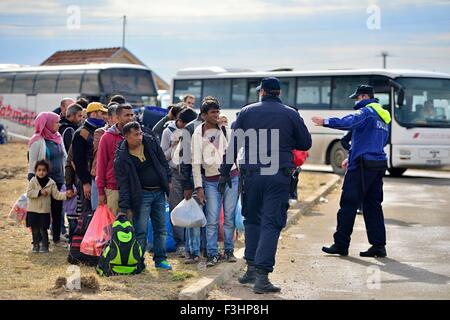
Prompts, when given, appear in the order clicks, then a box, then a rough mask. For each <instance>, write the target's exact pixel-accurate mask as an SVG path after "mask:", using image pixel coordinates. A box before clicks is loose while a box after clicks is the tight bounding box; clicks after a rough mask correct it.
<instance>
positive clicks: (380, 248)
mask: <svg viewBox="0 0 450 320" xmlns="http://www.w3.org/2000/svg"><path fill="white" fill-rule="evenodd" d="M349 98H351V99H356V102H355V107H354V109H355V110H357V111H356V113H354V114H350V115H347V116H345V117H343V118H341V119H340V118H327V119H324V118H322V117H313V118H312V121H313V122H314V124H315V125H317V126H324V127H329V128H334V129H340V130H351V132H352V137H351V140H352V143H351V147H350V151H349V157H348V169H347V173H346V174H345V178H344V185H343V187H342V195H341V200H340V209H339V211H338V214H337V228H336V232H335V234H334V244H333V245H332V246H330V247H323V248H322V251H324V252H326V253H329V254H339V255H342V256H346V255H348V247H349V246H350V236H351V234H352V231H353V225H354V223H355V217H356V211H357V209H358V207H359V206H360V204H362V211H363V216H364V221H365V223H366V229H367V236H368V238H369V243H370V244H371V245H372V246H371V247H370V248H369V250H367V251H364V252H361V253H360V256H362V257H386V248H385V246H386V230H385V225H384V217H383V209H382V207H381V202H382V201H383V176H384V173H385V171H386V169H387V157H386V153H385V152H384V150H383V149H384V146H385V145H386V142H387V139H388V136H389V123H390V122H391V116H390V114H389V112H388V111H386V110H384V109H383V108H382V107H381V105H380V104H379V103H378V100H377V99H375V98H374V91H373V88H372V87H371V86H368V85H360V86H359V87H358V88H357V90H356V92H355V93H353V94H352V95H351V96H350V97H349Z"/></svg>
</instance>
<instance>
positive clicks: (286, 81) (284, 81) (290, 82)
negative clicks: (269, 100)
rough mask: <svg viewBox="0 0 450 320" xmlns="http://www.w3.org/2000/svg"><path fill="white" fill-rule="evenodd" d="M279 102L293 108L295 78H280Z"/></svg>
mask: <svg viewBox="0 0 450 320" xmlns="http://www.w3.org/2000/svg"><path fill="white" fill-rule="evenodd" d="M280 86H281V101H283V103H284V104H287V105H289V106H293V105H294V104H295V78H280Z"/></svg>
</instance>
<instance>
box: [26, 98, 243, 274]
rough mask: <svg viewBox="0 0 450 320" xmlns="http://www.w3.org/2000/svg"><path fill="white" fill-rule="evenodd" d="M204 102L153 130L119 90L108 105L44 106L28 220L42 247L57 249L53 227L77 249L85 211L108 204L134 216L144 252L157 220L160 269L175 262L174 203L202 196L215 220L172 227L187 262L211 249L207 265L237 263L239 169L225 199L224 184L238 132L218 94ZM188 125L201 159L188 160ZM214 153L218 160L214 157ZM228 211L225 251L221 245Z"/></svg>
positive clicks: (189, 104)
mask: <svg viewBox="0 0 450 320" xmlns="http://www.w3.org/2000/svg"><path fill="white" fill-rule="evenodd" d="M194 104H195V97H194V96H192V95H186V96H185V97H184V100H183V102H180V103H177V104H174V105H171V106H170V107H169V108H168V114H167V116H165V117H164V118H162V119H161V120H160V121H159V122H158V123H157V124H156V125H155V126H154V127H153V128H145V127H143V126H142V125H141V124H140V123H139V121H137V119H136V118H135V115H134V114H133V109H132V106H131V105H130V104H129V103H127V102H126V100H125V98H124V97H123V96H121V95H115V96H113V97H112V98H111V99H110V101H109V103H108V105H106V106H105V105H103V104H102V103H100V102H90V103H89V102H88V101H86V100H85V99H78V100H76V101H75V100H74V99H71V98H64V99H62V100H61V102H60V107H59V108H57V109H55V110H54V111H53V112H41V113H40V114H39V115H38V116H37V117H36V119H35V134H34V135H33V136H32V138H31V139H30V140H29V143H28V145H29V148H28V160H29V161H28V162H29V167H28V180H29V186H28V191H27V196H28V209H27V211H28V214H27V226H28V227H30V228H31V229H32V235H33V242H32V243H33V248H32V251H33V252H49V240H48V235H47V229H49V228H50V229H51V234H52V240H53V244H54V246H64V247H68V246H70V242H71V239H72V236H73V233H74V231H75V229H76V226H77V221H78V219H79V217H80V215H81V214H82V211H83V210H92V211H93V212H95V210H96V208H97V207H98V206H99V205H106V206H107V207H108V208H109V210H110V211H111V212H112V213H113V214H114V215H118V214H125V215H127V217H128V218H129V219H130V221H132V223H133V227H134V229H135V233H136V238H137V240H138V242H139V244H140V245H141V247H142V248H144V249H145V248H147V234H148V228H149V219H150V221H151V226H152V232H153V246H152V247H153V253H154V254H153V260H154V262H155V266H156V267H157V268H162V269H171V268H172V267H171V265H170V263H169V262H168V261H167V255H166V248H165V243H166V237H167V229H166V221H165V220H166V202H168V204H169V208H170V211H172V210H173V209H174V208H175V207H176V206H177V205H178V204H179V203H180V202H181V201H182V200H183V199H190V198H191V197H192V196H193V194H194V196H195V199H197V201H198V203H199V204H200V205H203V206H204V212H205V216H206V219H207V225H206V227H204V228H187V229H186V228H181V227H177V226H172V227H173V235H174V240H175V241H176V253H177V255H178V256H179V257H181V258H184V259H185V260H184V262H185V263H186V264H192V263H198V262H199V261H200V260H201V257H202V256H204V257H206V258H207V266H214V265H215V264H217V263H218V262H219V261H222V260H225V261H228V262H235V261H236V258H235V257H234V254H233V250H234V235H235V222H234V218H235V217H234V213H235V209H236V206H237V204H238V198H239V196H238V182H237V181H238V180H237V177H238V171H237V168H235V167H234V168H233V172H232V176H233V183H232V185H231V186H230V187H228V188H227V189H226V190H225V192H224V195H223V196H222V195H221V194H220V192H219V191H218V189H217V186H218V181H219V177H220V172H219V167H220V163H221V159H222V157H223V155H224V153H225V150H226V148H227V145H228V139H229V137H230V135H231V130H230V128H229V126H228V119H227V117H226V116H223V115H221V114H220V105H219V102H218V100H217V99H215V98H214V97H206V98H205V99H204V100H203V101H202V105H201V108H200V113H199V114H197V112H196V111H195V110H194V109H193V106H194ZM183 131H184V132H188V133H189V135H191V136H192V137H193V139H192V148H191V150H184V152H192V156H193V157H195V158H196V161H195V165H192V164H188V163H186V164H185V163H183V164H181V165H180V164H179V153H180V152H181V153H182V152H183V151H182V150H181V143H180V140H181V139H182V132H183ZM211 155H212V156H213V158H214V159H216V160H217V161H215V162H214V161H213V162H212V164H211V161H208V159H210V157H211ZM175 159H176V160H175ZM193 163H194V162H193ZM186 167H187V168H186ZM74 198H75V199H76V201H75V200H74ZM70 203H72V205H69V204H70ZM74 203H75V204H76V205H73V204H74ZM222 208H223V212H224V252H223V253H221V252H220V251H219V249H218V239H219V216H220V212H221V209H222ZM66 221H67V223H68V226H67V227H66ZM66 240H67V241H66Z"/></svg>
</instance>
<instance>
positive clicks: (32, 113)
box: [24, 93, 38, 137]
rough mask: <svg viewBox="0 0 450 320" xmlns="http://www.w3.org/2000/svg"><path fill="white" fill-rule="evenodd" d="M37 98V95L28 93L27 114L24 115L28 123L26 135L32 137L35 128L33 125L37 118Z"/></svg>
mask: <svg viewBox="0 0 450 320" xmlns="http://www.w3.org/2000/svg"><path fill="white" fill-rule="evenodd" d="M36 98H37V96H36V94H35V93H27V94H26V108H27V113H26V114H25V115H24V117H26V118H27V119H24V120H25V121H26V126H24V127H26V131H25V135H26V136H29V137H31V136H32V135H33V133H34V126H33V125H31V124H33V123H34V119H35V118H36V116H37V114H38V113H37V99H36Z"/></svg>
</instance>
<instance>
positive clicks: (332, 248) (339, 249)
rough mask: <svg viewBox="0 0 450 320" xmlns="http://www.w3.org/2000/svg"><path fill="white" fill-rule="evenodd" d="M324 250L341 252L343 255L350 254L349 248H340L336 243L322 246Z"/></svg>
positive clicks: (330, 252)
mask: <svg viewBox="0 0 450 320" xmlns="http://www.w3.org/2000/svg"><path fill="white" fill-rule="evenodd" d="M322 251H323V252H325V253H328V254H339V255H341V256H348V249H346V248H340V247H338V246H337V245H336V244H333V245H332V246H331V247H322Z"/></svg>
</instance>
